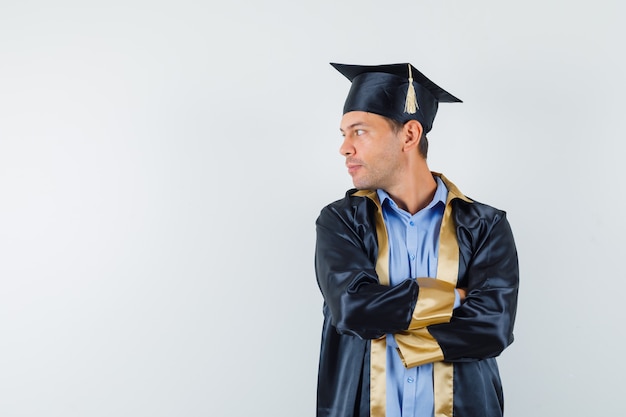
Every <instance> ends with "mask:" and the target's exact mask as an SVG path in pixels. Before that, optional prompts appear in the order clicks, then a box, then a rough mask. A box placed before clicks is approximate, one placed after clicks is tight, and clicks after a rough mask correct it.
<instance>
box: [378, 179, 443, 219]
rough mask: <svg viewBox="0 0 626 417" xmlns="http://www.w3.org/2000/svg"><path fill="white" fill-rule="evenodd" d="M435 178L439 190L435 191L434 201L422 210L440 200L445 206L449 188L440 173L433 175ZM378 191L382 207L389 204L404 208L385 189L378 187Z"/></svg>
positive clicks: (392, 206) (394, 207)
mask: <svg viewBox="0 0 626 417" xmlns="http://www.w3.org/2000/svg"><path fill="white" fill-rule="evenodd" d="M433 178H434V179H435V181H436V182H437V190H436V191H435V195H434V196H433V199H432V201H431V202H430V203H429V204H428V205H427V206H426V207H424V208H423V209H422V210H428V209H430V208H432V207H434V206H435V205H437V204H438V203H440V202H441V203H443V205H444V206H445V204H446V201H447V199H448V189H447V188H446V185H445V184H444V183H443V180H442V179H441V178H440V177H439V176H438V175H435V176H433ZM376 193H377V194H378V200H379V201H380V205H381V206H382V207H385V206H387V207H391V208H393V209H394V210H402V209H400V208H399V207H398V206H397V204H396V203H395V201H393V200H392V199H391V197H390V196H389V194H387V192H386V191H385V190H382V189H378V190H376ZM420 211H421V210H420Z"/></svg>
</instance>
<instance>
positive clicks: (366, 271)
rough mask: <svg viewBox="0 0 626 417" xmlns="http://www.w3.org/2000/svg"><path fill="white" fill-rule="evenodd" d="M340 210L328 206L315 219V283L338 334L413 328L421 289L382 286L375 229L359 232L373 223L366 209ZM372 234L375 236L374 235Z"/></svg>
mask: <svg viewBox="0 0 626 417" xmlns="http://www.w3.org/2000/svg"><path fill="white" fill-rule="evenodd" d="M346 215H347V214H346V213H345V212H343V211H342V212H341V213H339V211H338V208H337V207H334V206H332V205H331V206H328V207H326V208H325V209H323V210H322V212H321V213H320V216H319V217H318V219H317V222H316V230H317V243H316V249H315V270H316V275H317V282H318V285H319V288H320V290H321V292H322V295H323V297H324V301H325V303H326V305H327V306H328V309H329V311H330V315H331V320H332V324H333V325H334V326H335V327H336V329H337V331H338V332H339V333H340V334H348V335H353V336H358V337H360V338H362V339H376V338H379V337H382V336H383V335H384V334H386V333H396V332H398V331H401V330H403V329H407V328H408V327H409V323H410V322H411V319H412V314H413V310H414V308H415V304H416V302H417V296H418V292H419V288H418V284H417V282H416V281H415V280H406V281H404V282H403V283H402V284H400V285H397V286H393V287H390V286H386V285H382V284H380V282H379V280H378V276H377V274H376V265H375V263H374V261H372V259H375V258H376V254H375V253H371V251H372V250H376V249H375V248H376V245H375V243H372V242H366V241H365V240H364V239H368V238H370V239H376V236H375V233H374V234H372V233H361V232H362V230H363V228H366V227H367V225H368V224H371V223H370V222H369V221H368V219H367V218H365V217H364V216H366V215H367V214H366V213H359V212H357V210H355V212H353V213H350V216H351V218H346ZM370 235H371V237H370Z"/></svg>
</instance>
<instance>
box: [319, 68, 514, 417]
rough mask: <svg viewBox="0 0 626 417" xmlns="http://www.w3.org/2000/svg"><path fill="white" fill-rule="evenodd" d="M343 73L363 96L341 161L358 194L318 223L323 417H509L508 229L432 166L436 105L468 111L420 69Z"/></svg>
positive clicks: (352, 101)
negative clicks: (504, 366) (501, 370)
mask: <svg viewBox="0 0 626 417" xmlns="http://www.w3.org/2000/svg"><path fill="white" fill-rule="evenodd" d="M332 65H333V66H334V67H335V68H336V69H337V70H338V71H339V72H341V73H342V74H344V75H345V76H346V77H347V78H348V79H349V80H350V81H351V82H352V86H351V89H350V92H349V94H348V97H347V99H346V102H345V105H344V115H343V118H342V120H341V132H342V134H343V136H344V141H343V143H342V145H341V148H340V152H341V154H342V155H343V156H344V157H345V158H346V167H347V169H348V173H349V174H350V175H351V176H352V180H353V183H354V186H355V187H356V189H353V190H350V191H348V192H347V193H346V196H345V197H344V198H343V199H342V200H339V201H336V202H334V203H332V204H330V205H328V206H327V207H325V208H324V209H323V210H322V211H321V213H320V216H319V218H318V219H317V245H316V254H315V267H316V273H317V281H318V284H319V287H320V289H321V292H322V295H323V297H324V309H323V311H324V326H323V333H322V344H321V351H320V364H319V379H318V400H317V416H318V417H364V416H371V417H383V416H386V417H400V416H402V417H433V416H434V417H440V416H457V417H459V416H460V417H495V416H502V413H503V397H502V388H501V384H500V377H499V374H498V368H497V365H496V360H495V357H496V356H498V355H499V354H500V353H501V352H502V350H503V349H504V348H506V347H507V346H508V345H509V344H510V343H511V342H512V341H513V324H514V320H515V312H516V306H517V289H518V263H517V252H516V249H515V243H514V241H513V236H512V234H511V229H510V227H509V224H508V222H507V220H506V217H505V213H504V212H503V211H500V210H497V209H495V208H493V207H490V206H487V205H484V204H481V203H478V202H476V201H473V200H471V199H469V198H468V197H466V196H464V195H463V194H462V193H461V192H460V191H459V190H458V189H457V187H456V186H454V184H452V183H451V182H450V181H449V180H447V179H446V178H445V177H444V176H443V175H441V174H438V173H434V172H431V171H430V170H429V168H428V165H427V162H426V155H427V150H428V145H427V139H426V133H428V132H429V131H430V129H431V127H432V123H433V120H434V118H435V114H436V112H437V107H438V103H439V102H460V100H459V99H457V98H456V97H454V96H452V95H451V94H449V93H448V92H446V91H444V90H443V89H441V88H440V87H438V86H437V85H435V84H434V83H433V82H432V81H430V80H429V79H428V78H426V77H425V76H424V75H423V74H421V73H420V72H419V71H418V70H417V69H415V67H413V66H412V65H410V64H393V65H382V66H357V65H342V64H332Z"/></svg>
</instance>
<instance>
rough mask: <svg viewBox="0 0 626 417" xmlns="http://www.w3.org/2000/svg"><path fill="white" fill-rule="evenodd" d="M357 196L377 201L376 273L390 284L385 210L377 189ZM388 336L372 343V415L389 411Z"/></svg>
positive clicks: (380, 414) (381, 415) (381, 279)
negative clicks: (379, 199)
mask: <svg viewBox="0 0 626 417" xmlns="http://www.w3.org/2000/svg"><path fill="white" fill-rule="evenodd" d="M354 195H355V196H357V197H367V198H369V199H370V200H372V201H373V202H374V203H376V208H377V209H378V210H377V211H376V237H377V238H378V258H377V259H376V274H377V275H378V281H379V282H380V283H381V284H382V285H389V241H388V238H387V229H386V227H385V221H384V219H383V210H382V207H381V205H380V201H378V194H377V193H376V191H357V192H356V193H354ZM385 337H386V336H383V337H381V338H380V339H374V340H372V341H371V344H370V416H371V417H385V414H386V411H387V379H386V378H387V373H386V366H387V341H386V339H385Z"/></svg>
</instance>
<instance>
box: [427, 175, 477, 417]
mask: <svg viewBox="0 0 626 417" xmlns="http://www.w3.org/2000/svg"><path fill="white" fill-rule="evenodd" d="M434 174H435V175H438V176H439V177H440V178H441V180H442V181H443V182H444V184H445V185H446V187H447V188H448V198H447V201H446V209H445V210H444V213H443V219H442V220H441V229H440V231H439V253H438V260H437V279H438V280H443V281H446V282H449V283H450V284H452V285H453V286H454V287H456V285H457V281H458V278H459V242H458V240H457V236H456V225H455V224H454V219H453V218H452V204H450V203H451V201H452V200H454V199H455V198H460V199H462V200H465V201H467V202H470V203H471V202H472V200H470V199H469V198H467V197H465V196H464V195H463V194H462V193H461V191H459V189H458V188H457V187H456V185H454V184H453V183H452V182H450V181H449V180H448V179H447V178H446V177H444V176H443V175H441V174H438V173H434ZM450 314H452V312H451V313H450ZM433 384H434V400H435V417H452V413H453V410H454V364H453V363H450V362H441V361H439V362H435V363H433Z"/></svg>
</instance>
